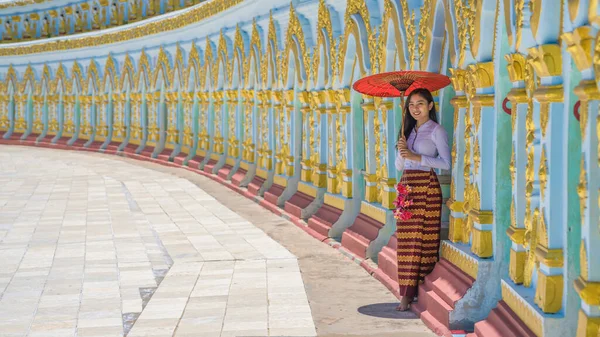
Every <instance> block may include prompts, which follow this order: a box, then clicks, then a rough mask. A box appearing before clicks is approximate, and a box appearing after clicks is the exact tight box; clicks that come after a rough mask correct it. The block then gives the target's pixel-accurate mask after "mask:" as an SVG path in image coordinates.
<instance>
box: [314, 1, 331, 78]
mask: <svg viewBox="0 0 600 337" xmlns="http://www.w3.org/2000/svg"><path fill="white" fill-rule="evenodd" d="M333 42H334V41H333V28H332V26H331V16H330V14H329V9H328V8H327V5H326V4H325V0H319V13H318V14H317V44H316V45H315V50H314V51H313V63H312V77H313V81H312V82H313V86H316V85H317V80H318V75H319V70H320V64H321V52H320V48H321V47H322V48H323V50H324V53H323V54H324V56H325V60H323V61H324V65H325V66H324V69H325V71H324V74H323V75H324V78H325V86H327V85H328V84H329V68H330V67H329V64H330V63H331V62H328V61H329V60H328V55H327V50H326V48H325V47H326V46H327V44H329V45H333ZM329 55H330V56H329V57H331V56H332V55H335V53H330V54H329Z"/></svg>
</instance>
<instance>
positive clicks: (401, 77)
mask: <svg viewBox="0 0 600 337" xmlns="http://www.w3.org/2000/svg"><path fill="white" fill-rule="evenodd" d="M448 84H450V78H449V77H448V76H446V75H442V74H437V73H430V72H427V71H417V70H404V71H392V72H388V73H381V74H375V75H371V76H367V77H364V78H361V79H360V80H358V81H356V82H354V85H353V86H352V88H354V90H356V91H358V92H360V93H361V94H365V95H369V96H377V97H400V96H402V94H403V93H404V96H408V95H409V94H410V92H411V91H413V90H415V89H417V88H425V89H428V90H429V91H437V90H440V89H442V88H444V87H445V86H447V85H448Z"/></svg>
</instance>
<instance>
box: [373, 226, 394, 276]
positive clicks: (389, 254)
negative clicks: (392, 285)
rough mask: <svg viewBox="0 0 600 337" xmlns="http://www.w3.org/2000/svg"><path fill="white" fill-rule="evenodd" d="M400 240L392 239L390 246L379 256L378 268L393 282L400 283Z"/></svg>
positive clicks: (392, 237)
mask: <svg viewBox="0 0 600 337" xmlns="http://www.w3.org/2000/svg"><path fill="white" fill-rule="evenodd" d="M397 246H398V238H397V237H396V234H394V235H392V236H391V237H390V241H388V244H387V245H386V246H385V247H383V249H382V250H381V252H379V254H378V255H377V266H378V267H379V269H380V270H381V271H382V272H383V274H385V275H386V276H387V277H389V278H390V279H391V280H393V281H396V282H398V247H397Z"/></svg>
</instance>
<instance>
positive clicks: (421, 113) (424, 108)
mask: <svg viewBox="0 0 600 337" xmlns="http://www.w3.org/2000/svg"><path fill="white" fill-rule="evenodd" d="M431 108H433V102H431V103H427V100H426V99H425V97H423V96H421V95H418V94H415V95H412V96H411V97H410V100H409V101H408V111H409V112H410V115H411V116H412V117H413V118H414V119H416V120H417V124H418V125H421V124H423V123H425V122H427V121H428V120H429V111H430V110H431Z"/></svg>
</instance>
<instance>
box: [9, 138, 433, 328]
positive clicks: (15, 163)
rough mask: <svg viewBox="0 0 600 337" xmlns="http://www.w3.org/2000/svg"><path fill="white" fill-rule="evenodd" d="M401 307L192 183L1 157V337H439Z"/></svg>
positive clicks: (231, 199) (240, 203) (252, 212)
mask: <svg viewBox="0 0 600 337" xmlns="http://www.w3.org/2000/svg"><path fill="white" fill-rule="evenodd" d="M395 302H396V300H395V298H394V297H393V296H392V295H391V294H389V292H388V291H387V290H386V289H385V287H383V286H382V285H381V284H379V282H378V281H376V280H374V279H373V278H371V277H370V276H369V275H368V274H367V273H366V272H365V271H364V270H363V269H362V268H361V267H359V266H358V265H356V264H354V263H353V262H351V261H350V260H348V259H347V258H346V257H344V256H343V255H341V254H340V253H339V252H338V251H336V250H333V249H331V248H330V247H328V246H326V245H325V244H323V243H320V242H318V241H316V240H314V239H313V238H312V237H310V236H308V235H306V234H305V233H303V232H302V231H301V230H300V229H298V228H296V227H295V226H294V225H293V224H291V223H290V222H288V221H286V220H284V219H282V218H280V217H278V216H276V215H274V214H272V213H270V212H269V211H267V210H265V209H263V208H262V207H260V206H258V205H257V204H255V203H254V202H252V201H250V200H248V199H246V198H244V197H242V196H240V195H238V194H237V193H235V192H233V191H230V190H229V189H227V188H225V187H224V186H222V185H220V184H218V183H216V182H214V181H212V180H210V179H207V178H205V177H202V176H200V175H197V174H195V173H192V172H189V171H186V170H183V169H179V168H170V167H163V166H160V165H157V164H152V163H144V162H139V161H135V160H131V159H126V158H120V157H116V156H109V155H104V154H99V153H78V152H71V151H61V150H50V149H41V148H31V147H20V146H2V145H0V336H7V337H8V336H11V337H12V336H44V337H53V336H90V337H91V336H124V335H126V336H131V337H133V336H195V337H202V336H211V337H213V336H214V337H218V336H315V335H317V333H318V335H319V336H330V337H333V336H381V337H385V336H411V337H424V336H434V335H433V334H432V333H431V332H430V331H428V329H427V328H426V327H424V325H423V323H421V321H420V320H418V319H416V317H415V316H414V315H413V314H411V313H397V312H395V311H394V310H393V307H394V305H395Z"/></svg>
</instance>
